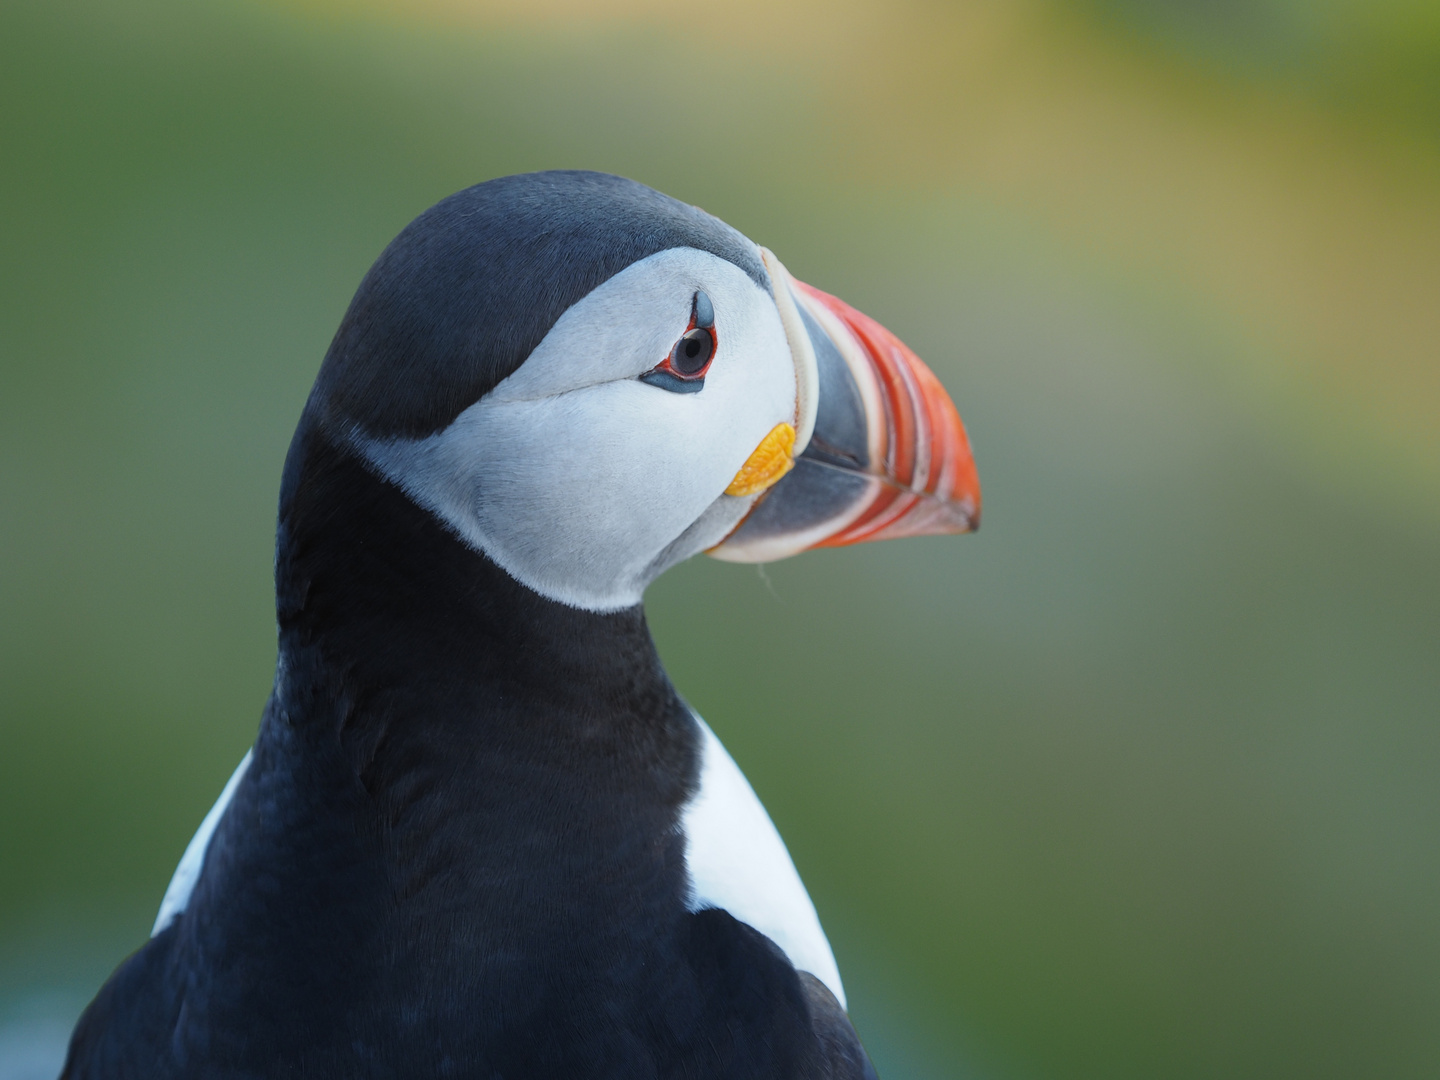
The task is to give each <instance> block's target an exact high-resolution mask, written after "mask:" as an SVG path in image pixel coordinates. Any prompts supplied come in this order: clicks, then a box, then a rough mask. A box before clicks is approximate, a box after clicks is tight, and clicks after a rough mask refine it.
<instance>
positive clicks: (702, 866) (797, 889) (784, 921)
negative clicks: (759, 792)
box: [681, 714, 845, 1008]
mask: <svg viewBox="0 0 1440 1080" xmlns="http://www.w3.org/2000/svg"><path fill="white" fill-rule="evenodd" d="M692 715H693V714H692ZM695 722H696V723H698V724H699V725H700V728H701V731H702V732H703V733H704V742H703V744H702V749H701V753H702V755H703V757H702V759H701V768H700V790H699V791H698V792H697V793H696V795H695V798H694V799H692V800H691V801H690V803H689V805H687V806H686V807H685V811H684V815H683V816H682V818H681V827H682V828H683V829H684V831H685V865H686V868H687V870H688V871H689V874H690V884H691V896H690V902H689V904H688V906H689V908H690V910H691V911H700V910H702V909H704V908H722V909H723V910H725V911H728V912H729V913H730V914H731V915H733V916H734V917H735V918H736V919H739V920H740V921H741V922H743V923H746V924H748V925H750V926H753V927H754V928H755V929H756V930H759V931H760V932H761V933H762V934H764V935H765V936H766V937H768V938H769V939H770V940H771V941H773V942H775V944H776V945H778V946H780V948H781V950H782V951H783V952H784V953H785V955H786V956H787V957H789V958H790V962H791V963H792V964H794V965H795V968H796V969H797V970H799V971H808V972H809V973H810V974H811V975H814V976H815V977H816V978H817V979H819V980H820V981H821V982H822V983H824V984H825V986H826V987H827V988H828V989H829V990H830V992H831V993H832V994H834V995H835V1000H836V1001H838V1002H840V1007H841V1008H844V1007H845V988H844V987H843V986H842V985H841V984H840V969H839V968H838V967H837V966H836V964H835V955H834V953H832V952H831V951H830V942H829V941H828V940H826V938H825V931H824V930H822V929H821V928H820V917H819V915H817V914H816V913H815V905H814V904H813V903H811V902H810V894H809V893H807V892H806V891H805V886H804V884H803V883H802V882H801V881H800V874H799V872H798V871H796V869H795V864H794V863H793V862H792V861H791V860H790V853H789V852H788V851H786V850H785V841H783V840H781V839H780V833H779V832H778V831H776V829H775V826H774V824H773V823H772V822H771V821H770V815H769V814H767V813H766V812H765V807H764V806H763V805H761V803H760V799H759V798H758V797H757V796H756V794H755V790H754V789H753V788H752V787H751V786H750V783H749V781H748V780H746V779H745V774H744V773H742V772H741V771H740V767H739V766H738V765H736V764H735V759H734V758H732V757H731V756H730V755H729V754H728V753H727V752H726V750H725V747H724V746H723V745H721V743H720V740H719V739H717V738H716V737H715V733H714V732H713V731H711V730H710V727H709V725H708V724H706V723H705V721H704V720H702V719H700V717H699V716H698V715H696V716H695Z"/></svg>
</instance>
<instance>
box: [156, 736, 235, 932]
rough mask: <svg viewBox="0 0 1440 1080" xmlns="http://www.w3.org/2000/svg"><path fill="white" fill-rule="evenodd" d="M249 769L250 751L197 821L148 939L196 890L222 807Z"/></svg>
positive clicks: (161, 927) (168, 923) (172, 918)
mask: <svg viewBox="0 0 1440 1080" xmlns="http://www.w3.org/2000/svg"><path fill="white" fill-rule="evenodd" d="M249 767H250V751H249V750H246V751H245V756H244V757H243V758H241V759H240V764H239V765H237V766H236V767H235V771H234V772H233V773H231V774H230V779H229V780H227V781H226V782H225V789H224V790H223V791H221V792H220V798H218V799H216V800H215V805H214V806H212V807H211V808H210V812H209V813H208V814H206V815H205V820H204V821H202V822H200V828H198V829H196V830H195V835H194V836H193V837H191V838H190V843H189V844H188V845H186V847H185V854H184V855H181V856H180V865H179V866H177V867H176V868H175V874H174V876H173V877H171V879H170V884H169V885H168V886H167V887H166V889H165V898H164V899H163V900H161V901H160V913H159V914H158V915H156V916H155V928H154V929H153V930H151V931H150V936H151V937H154V936H155V935H156V934H158V933H160V931H161V930H164V929H165V928H166V927H167V926H169V925H170V924H171V923H172V922H174V921H175V917H176V916H177V915H179V914H180V913H181V912H182V911H184V910H185V906H186V905H187V904H189V903H190V894H191V893H192V892H194V891H195V882H197V881H199V880H200V871H201V870H203V869H204V868H205V849H206V848H208V847H209V846H210V837H211V836H213V835H214V834H215V826H217V825H219V824H220V819H221V818H222V817H224V816H225V808H226V807H227V806H229V805H230V800H231V799H232V798H234V796H235V789H236V788H237V787H239V786H240V778H241V777H242V776H244V775H245V770H246V769H248V768H249Z"/></svg>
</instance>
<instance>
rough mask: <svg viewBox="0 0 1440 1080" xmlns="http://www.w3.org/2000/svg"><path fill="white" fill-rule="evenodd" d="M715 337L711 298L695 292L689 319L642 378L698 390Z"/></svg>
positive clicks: (681, 390)
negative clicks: (666, 352)
mask: <svg viewBox="0 0 1440 1080" xmlns="http://www.w3.org/2000/svg"><path fill="white" fill-rule="evenodd" d="M718 345H719V343H718V341H717V340H716V337H715V310H714V307H713V306H712V305H711V303H710V298H709V297H708V296H706V295H705V294H704V293H703V292H696V294H695V299H694V301H693V302H692V303H691V306H690V323H689V325H688V326H686V327H685V333H683V334H681V335H680V338H679V340H677V341H676V342H675V344H674V345H673V346H672V347H671V349H670V355H668V356H667V357H665V359H664V360H662V361H660V363H659V364H657V365H656V366H655V367H653V368H652V369H651V370H649V371H647V372H645V374H644V375H641V376H640V379H641V381H642V382H647V383H649V384H650V385H652V386H659V387H661V388H663V389H665V390H671V391H674V392H675V393H680V394H694V393H698V392H699V391H700V390H701V389H702V388H703V387H704V385H705V374H706V372H708V371H709V370H710V365H711V364H712V363H713V362H714V360H715V353H716V351H717V349H718Z"/></svg>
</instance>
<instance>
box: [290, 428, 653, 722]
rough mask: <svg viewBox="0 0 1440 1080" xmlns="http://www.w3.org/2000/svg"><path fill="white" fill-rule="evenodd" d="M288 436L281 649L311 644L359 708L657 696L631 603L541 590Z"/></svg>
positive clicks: (568, 708)
mask: <svg viewBox="0 0 1440 1080" xmlns="http://www.w3.org/2000/svg"><path fill="white" fill-rule="evenodd" d="M296 441H297V446H296V447H295V450H294V451H292V456H294V457H298V459H299V460H298V461H295V460H292V461H291V462H290V463H288V465H287V474H288V475H287V483H286V485H285V491H284V493H283V496H282V505H281V513H280V531H279V544H278V549H277V558H276V607H277V617H278V621H279V626H280V638H281V653H282V657H283V658H284V660H285V661H287V662H288V661H290V660H292V659H296V657H292V656H291V655H289V654H292V653H295V652H296V651H297V650H304V651H307V652H309V651H311V650H318V652H319V654H320V656H319V657H317V659H323V662H324V664H325V666H327V667H328V668H330V669H332V671H334V672H335V673H336V674H337V675H339V676H340V677H342V678H343V680H344V681H345V683H346V684H347V688H348V689H349V691H350V692H351V693H352V695H360V696H359V697H356V698H355V699H354V700H353V701H352V702H351V704H352V705H353V706H354V707H355V708H356V709H357V710H358V711H360V712H368V711H370V710H371V708H372V707H373V706H376V705H380V704H382V702H381V701H380V700H378V696H379V695H386V696H389V697H391V698H404V699H406V700H407V701H408V702H410V703H411V704H413V705H414V706H416V707H419V708H420V709H422V710H423V709H424V707H425V706H427V705H428V706H432V707H436V708H439V710H440V711H441V712H443V713H449V712H451V708H449V707H446V706H447V705H454V704H458V703H459V702H458V700H457V695H458V696H459V697H472V696H474V695H476V694H478V695H480V696H481V697H485V698H492V697H499V698H502V699H503V698H506V697H511V696H516V695H519V696H523V697H524V698H526V699H527V700H529V701H531V702H533V703H535V704H536V705H538V706H540V707H541V708H543V709H544V710H545V711H547V712H561V713H572V712H575V711H577V710H578V711H580V712H588V711H591V710H592V708H593V705H594V703H595V702H597V701H603V702H606V703H607V704H608V705H609V706H610V707H611V710H612V711H613V710H614V708H615V707H621V711H622V712H624V713H629V714H631V715H632V716H633V714H634V712H635V711H636V710H638V711H640V712H649V711H652V710H655V709H657V708H659V709H663V708H665V707H666V706H668V704H669V702H670V700H671V698H672V696H673V690H672V688H671V687H670V684H669V681H668V679H667V678H666V676H665V673H664V671H663V669H662V668H661V666H660V661H659V658H658V656H657V655H656V653H655V649H654V645H653V643H652V641H651V639H650V634H649V630H648V628H647V626H646V624H645V615H644V610H643V609H642V608H641V607H640V606H639V605H636V606H635V607H632V608H628V609H625V610H622V611H619V612H614V613H608V614H597V613H594V612H589V611H582V610H579V609H576V608H572V607H568V606H567V605H564V604H561V603H558V602H556V601H553V600H550V599H547V598H545V597H542V596H540V595H539V594H537V593H535V592H534V591H532V590H530V589H528V588H526V587H525V586H523V585H521V584H520V583H518V582H517V581H515V579H513V578H512V577H510V575H509V574H507V573H506V572H505V571H504V570H502V569H501V568H500V567H499V566H497V565H496V564H495V563H494V562H493V561H492V560H490V559H489V558H488V557H486V556H485V555H484V554H482V553H480V552H477V551H474V550H472V549H471V548H469V547H467V546H466V545H465V544H463V543H462V542H461V541H460V540H459V539H458V538H457V537H456V536H455V535H454V534H452V533H451V532H450V531H449V530H448V529H446V528H445V527H444V526H443V525H442V524H441V523H440V522H439V521H437V519H436V518H435V517H433V516H432V515H431V514H429V513H427V512H426V511H424V510H422V509H421V508H420V507H419V506H417V505H415V504H414V503H413V502H411V501H410V499H409V498H407V497H406V496H405V495H404V494H403V493H402V492H401V491H400V490H399V489H398V488H396V487H395V486H394V485H393V484H391V483H389V482H387V481H385V480H382V479H380V478H379V477H377V476H375V475H374V474H373V473H372V472H370V471H369V470H368V469H367V468H365V467H364V466H363V465H362V464H361V463H360V462H359V461H357V460H356V458H355V457H354V456H353V455H352V454H351V453H350V452H348V451H346V450H342V449H340V448H338V447H336V446H335V445H334V444H333V443H332V442H331V441H330V440H329V439H328V438H327V437H326V436H325V435H324V434H323V433H321V432H320V431H319V430H317V429H316V428H313V427H312V428H310V429H309V430H308V431H305V432H302V433H301V434H300V435H298V436H297V440H296ZM406 711H410V710H409V709H407V710H406ZM429 711H430V714H431V715H434V714H435V712H434V709H433V708H432V709H431V710H429Z"/></svg>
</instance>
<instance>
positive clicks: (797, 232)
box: [0, 0, 1440, 1080]
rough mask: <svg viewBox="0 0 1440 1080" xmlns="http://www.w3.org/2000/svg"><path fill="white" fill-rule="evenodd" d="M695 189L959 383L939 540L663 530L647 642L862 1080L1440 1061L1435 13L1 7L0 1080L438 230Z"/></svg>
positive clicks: (132, 932) (133, 0)
mask: <svg viewBox="0 0 1440 1080" xmlns="http://www.w3.org/2000/svg"><path fill="white" fill-rule="evenodd" d="M550 167H585V168H594V169H602V170H607V171H612V172H617V173H622V174H625V175H628V176H631V177H635V178H637V179H639V180H642V181H645V182H647V183H649V184H652V185H654V186H656V187H658V188H660V189H662V190H664V191H666V192H669V193H670V194H673V195H676V196H678V197H680V198H683V199H685V200H687V201H690V202H694V203H697V204H699V205H701V206H703V207H705V208H706V209H708V210H710V211H712V212H713V213H715V214H718V215H719V216H721V217H723V218H724V219H726V220H727V221H729V222H731V223H732V224H734V225H735V226H737V227H738V228H740V229H741V230H742V231H744V232H746V233H747V234H748V235H750V236H751V237H753V238H755V239H756V240H758V241H760V242H762V243H765V244H767V245H768V246H770V247H772V248H773V249H774V250H776V251H777V252H778V253H779V254H780V255H781V257H782V258H784V259H785V260H786V262H787V264H788V265H789V267H790V268H791V270H792V271H793V272H794V273H795V274H796V275H797V276H799V277H801V278H802V279H804V280H807V281H809V282H812V283H813V284H815V285H817V286H820V287H821V288H824V289H826V290H829V291H831V292H835V293H837V294H839V295H840V296H843V297H845V298H846V299H847V300H849V301H850V302H852V303H854V304H855V305H856V306H858V307H859V308H860V309H861V310H863V311H866V312H867V313H869V314H871V315H874V316H875V317H877V318H879V319H880V320H881V321H882V322H884V323H886V324H887V325H888V326H890V327H891V328H892V329H894V330H895V331H896V332H897V333H899V334H900V335H901V336H902V337H903V338H905V339H906V340H907V341H908V343H909V344H911V345H912V346H913V347H914V348H915V349H916V350H917V351H918V352H919V353H920V355H921V356H923V357H925V358H926V359H927V360H928V361H929V362H930V364H931V365H932V366H933V367H934V368H935V370H936V371H937V372H938V373H939V374H940V376H941V377H942V379H943V380H944V381H945V383H946V384H947V385H948V386H949V387H950V388H951V390H952V392H953V395H954V397H955V399H956V401H957V402H958V404H959V406H960V410H961V414H962V415H963V416H964V418H965V420H966V421H967V424H968V426H969V429H970V433H971V436H972V439H973V441H974V443H975V446H976V450H977V458H978V461H979V465H980V470H981V476H982V480H983V481H984V484H985V496H986V501H985V507H986V513H985V528H984V530H983V531H982V532H981V533H979V534H978V535H977V536H974V537H965V538H960V539H956V538H944V539H926V540H914V541H906V542H900V543H894V544H879V545H873V546H871V547H860V548H854V549H847V550H843V551H827V552H820V553H816V554H812V555H808V556H806V557H804V558H802V559H798V560H794V561H792V562H788V563H782V564H777V565H775V566H771V567H767V568H764V569H763V570H762V571H760V572H758V573H757V571H756V570H755V569H753V568H746V567H735V566H728V565H721V564H716V563H712V562H709V561H707V560H703V559H702V560H697V561H696V562H694V563H692V564H687V565H686V566H683V567H681V568H679V569H678V570H676V571H674V572H672V573H671V574H670V575H668V576H667V577H666V578H665V579H664V580H663V581H662V582H660V583H659V584H658V585H656V586H655V587H654V588H653V589H652V590H651V594H650V597H649V608H650V613H651V619H652V623H653V626H654V629H655V632H656V636H657V638H658V640H659V643H660V647H661V650H662V652H663V654H664V656H665V659H666V661H667V664H668V666H669V668H670V670H671V674H672V676H673V677H674V679H675V681H676V683H677V684H678V685H679V686H680V688H681V689H682V691H683V692H684V693H685V694H686V695H687V696H688V697H689V698H690V700H691V701H692V702H693V703H694V704H695V705H696V706H697V707H698V708H699V709H700V711H701V712H702V713H703V714H704V715H705V716H706V717H707V718H708V719H709V721H710V723H711V724H712V725H713V727H714V728H715V730H716V731H717V732H719V734H720V735H721V737H722V738H723V739H725V741H726V742H727V743H728V744H729V746H730V748H731V749H732V751H733V753H734V754H735V756H736V758H737V759H738V760H739V761H740V763H741V764H742V766H743V767H744V768H745V769H746V770H747V772H748V773H749V775H750V777H751V779H752V781H753V782H754V784H755V786H756V788H757V789H758V791H759V792H760V794H761V796H762V798H764V800H765V801H766V803H767V804H768V806H769V808H770V810H771V813H772V815H773V816H774V818H775V820H776V822H777V823H778V825H779V826H780V828H781V831H782V832H783V834H784V835H785V837H786V838H787V841H788V842H789V844H790V847H791V850H792V852H793V854H794V856H795V860H796V862H797V863H798V865H799V867H800V869H801V872H802V874H803V875H804V877H805V879H806V881H807V882H808V884H809V886H810V889H811V892H812V894H813V896H814V898H815V901H816V904H817V906H818V907H819V909H820V913H821V916H822V918H823V919H824V921H825V924H826V926H827V928H828V929H829V931H830V935H831V938H832V941H833V942H834V945H835V950H836V952H837V954H838V956H839V959H840V962H841V966H842V969H843V970H844V972H845V974H846V981H847V986H848V989H849V992H850V996H851V1001H852V1007H853V1015H854V1019H855V1022H856V1025H857V1026H858V1028H859V1029H860V1031H861V1032H862V1034H863V1036H864V1037H865V1039H866V1041H867V1043H868V1045H869V1046H870V1048H871V1050H872V1053H873V1056H874V1058H875V1060H876V1062H877V1064H878V1066H879V1068H880V1072H881V1074H882V1075H883V1076H885V1077H888V1078H890V1080H897V1078H907V1077H915V1078H932V1077H933V1078H960V1077H986V1078H997V1080H1001V1078H1045V1080H1048V1078H1057V1080H1058V1078H1089V1077H1093V1078H1106V1080H1120V1078H1130V1077H1134V1078H1154V1077H1177V1078H1188V1077H1226V1078H1243V1077H1257V1078H1262V1077H1263V1078H1279V1077H1304V1078H1323V1077H1337V1078H1341V1077H1343V1078H1353V1077H1361V1076H1363V1077H1367V1078H1390V1077H1395V1078H1399V1077H1417V1078H1418V1077H1434V1076H1437V1075H1440V5H1437V4H1436V3H1434V2H1433V0H1249V2H1245V3H1242V2H1239V0H1205V2H1201V0H1053V2H1051V0H1008V2H1000V0H965V2H955V3H950V4H939V3H924V2H921V0H851V2H848V3H836V4H824V3H817V2H814V0H791V2H789V3H787V4H784V5H777V4H774V3H762V2H758V0H756V2H743V0H742V2H740V3H734V4H725V3H722V2H719V0H717V3H716V4H714V5H709V4H700V3H658V2H647V0H615V2H610V3H591V2H579V0H577V2H573V3H572V2H568V0H494V2H488V0H487V2H479V0H474V2H471V0H415V2H410V3H402V2H401V0H393V2H386V0H369V2H358V0H357V2H341V0H290V2H282V0H213V2H209V3H195V2H193V0H188V2H180V0H127V2H124V3H120V2H100V0H94V2H87V0H69V2H63V3H57V2H53V0H47V2H31V0H5V2H4V3H3V5H0V1078H4V1080H18V1078H21V1077H24V1078H30V1077H45V1076H53V1075H54V1071H55V1069H56V1068H58V1064H59V1058H60V1055H61V1054H62V1053H63V1044H64V1039H65V1036H66V1033H67V1031H68V1028H69V1025H70V1024H71V1023H72V1022H73V1019H74V1017H75V1016H76V1015H77V1013H78V1012H79V1010H80V1008H81V1007H82V1006H83V1005H84V1003H85V1002H86V1001H87V1000H88V998H89V996H90V995H91V994H93V993H94V991H95V990H96V988H97V987H98V986H99V984H100V982H101V981H102V980H103V979H104V977H105V976H106V974H107V973H108V972H109V971H110V970H111V969H112V968H113V966H114V965H115V964H116V963H117V962H118V961H119V960H120V959H121V958H122V957H124V956H125V955H126V954H127V953H128V952H130V951H131V950H132V949H134V948H135V947H137V946H138V945H139V944H140V943H141V942H142V941H143V940H144V939H145V936H146V934H147V933H148V929H149V925H150V921H151V919H152V918H153V914H154V911H155V908H156V905H157V903H158V901H159V898H160V895H161V893H162V891H163V889H164V886H165V883H166V881H167V879H168V877H169V874H170V871H171V869H172V868H173V866H174V864H175V862H176V860H177V858H178V857H179V854H180V852H181V851H182V849H183V848H184V845H185V843H186V841H187V839H188V838H189V836H190V834H191V832H192V831H193V830H194V828H195V826H196V824H197V823H198V821H199V819H200V817H201V816H202V814H203V813H204V811H205V810H206V808H207V807H208V806H209V805H210V803H211V802H212V801H213V799H214V798H215V796H216V794H217V793H218V791H219V789H220V787H221V785H222V783H223V782H224V779H225V777H226V776H227V775H228V774H229V772H230V770H231V769H232V768H233V767H234V765H235V762H236V761H237V760H238V758H239V757H240V755H241V754H242V753H243V751H244V749H245V747H246V745H247V744H248V743H249V741H250V740H251V738H252V737H253V734H254V731H255V728H256V724H257V721H258V717H259V713H260V708H261V705H262V703H263V701H264V699H265V695H266V693H267V691H268V688H269V684H270V680H271V674H272V665H273V662H274V629H273V618H272V609H271V596H270V569H271V544H272V528H273V518H274V500H275V492H276V487H277V483H278V477H279V470H280V464H281V460H282V456H283V454H284V451H285V448H286V445H287V443H288V440H289V437H290V432H291V429H292V427H293V425H294V422H295V420H296V418H297V416H298V414H299V411H300V408H301V404H302V402H303V399H304V396H305V394H306V391H307V389H308V387H309V384H310V381H311V379H312V378H313V376H314V373H315V371H316V368H317V366H318V364H319V361H320V358H321V356H322V355H323V353H324V350H325V347H326V345H327V343H328V340H329V337H330V335H331V334H332V332H333V331H334V328H335V326H336V325H337V323H338V321H339V318H340V316H341V313H342V312H343V310H344V308H345V305H346V303H347V301H348V299H349V297H350V294H351V292H352V290H353V289H354V287H355V286H356V284H357V283H358V281H359V279H360V276H361V275H362V273H363V272H364V270H365V269H366V267H367V266H368V265H369V263H370V262H371V260H372V259H373V258H374V257H375V256H376V255H377V254H378V253H379V251H380V250H381V248H382V247H383V246H384V244H385V243H386V242H387V241H388V240H389V239H390V238H391V237H392V236H393V235H394V234H395V233H396V232H397V231H398V230H399V229H400V228H401V227H402V226H403V225H404V224H405V223H406V222H407V221H408V220H409V219H410V218H411V217H413V216H414V215H415V214H417V213H418V212H419V211H421V210H422V209H424V208H425V207H427V206H429V205H430V204H431V203H433V202H435V201H436V200H438V199H439V198H441V197H443V196H444V195H446V194H448V193H450V192H452V191H454V190H456V189H458V188H461V187H464V186H466V185H468V184H471V183H474V182H476V181H479V180H482V179H486V178H489V177H492V176H496V175H501V174H505V173H512V172H519V171H525V170H530V169H538V168H550Z"/></svg>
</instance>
